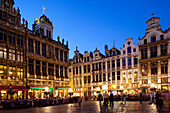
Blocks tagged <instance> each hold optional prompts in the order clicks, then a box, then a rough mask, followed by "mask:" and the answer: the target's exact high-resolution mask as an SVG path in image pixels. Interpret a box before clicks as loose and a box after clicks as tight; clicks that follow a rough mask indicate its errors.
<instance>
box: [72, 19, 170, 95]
mask: <svg viewBox="0 0 170 113" xmlns="http://www.w3.org/2000/svg"><path fill="white" fill-rule="evenodd" d="M169 41H170V30H169V29H168V30H165V31H162V29H161V28H160V24H159V17H152V18H151V19H149V20H148V21H147V29H146V33H145V36H144V37H143V38H141V39H140V37H139V44H138V45H135V44H134V42H133V41H132V38H127V39H126V42H125V44H124V45H123V48H122V49H120V51H119V50H118V49H116V48H115V47H114V46H113V47H112V48H111V49H110V50H109V49H108V46H107V45H105V55H102V54H101V53H100V51H99V50H97V48H96V50H95V51H94V52H93V53H92V52H90V53H88V52H87V51H85V53H84V55H82V54H81V53H79V51H78V50H77V48H76V51H75V56H74V58H73V59H70V66H69V77H70V80H71V81H70V83H71V87H72V88H73V93H74V95H78V96H94V95H97V94H98V93H104V92H105V91H112V92H113V93H120V92H122V91H123V92H127V93H129V94H136V93H138V92H139V91H144V92H149V91H155V90H156V89H157V90H162V91H169V90H170V43H169ZM93 54H94V55H93Z"/></svg>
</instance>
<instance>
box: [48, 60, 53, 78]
mask: <svg viewBox="0 0 170 113" xmlns="http://www.w3.org/2000/svg"><path fill="white" fill-rule="evenodd" d="M48 75H49V76H54V64H52V63H48Z"/></svg>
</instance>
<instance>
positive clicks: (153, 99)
mask: <svg viewBox="0 0 170 113" xmlns="http://www.w3.org/2000/svg"><path fill="white" fill-rule="evenodd" d="M128 96H129V95H128V94H127V93H123V92H121V94H120V100H121V104H126V99H127V98H128ZM139 97H140V103H141V104H142V101H143V98H144V97H148V98H149V99H150V101H149V104H152V103H154V104H156V107H157V108H158V109H161V108H162V106H163V93H162V92H161V91H157V92H150V93H143V92H142V91H141V92H140V93H139ZM97 99H98V101H99V103H100V105H101V101H103V105H104V106H108V105H109V103H110V106H113V105H114V95H113V94H112V93H110V95H109V94H108V93H106V92H105V93H104V94H103V95H102V94H101V93H100V94H99V95H98V98H97Z"/></svg>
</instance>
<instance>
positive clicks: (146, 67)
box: [142, 64, 148, 76]
mask: <svg viewBox="0 0 170 113" xmlns="http://www.w3.org/2000/svg"><path fill="white" fill-rule="evenodd" d="M147 75H148V64H142V76H147Z"/></svg>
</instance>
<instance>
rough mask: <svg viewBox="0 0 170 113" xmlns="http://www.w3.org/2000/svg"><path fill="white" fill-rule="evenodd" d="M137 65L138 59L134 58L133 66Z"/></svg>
mask: <svg viewBox="0 0 170 113" xmlns="http://www.w3.org/2000/svg"><path fill="white" fill-rule="evenodd" d="M136 64H138V57H137V56H134V65H136Z"/></svg>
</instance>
